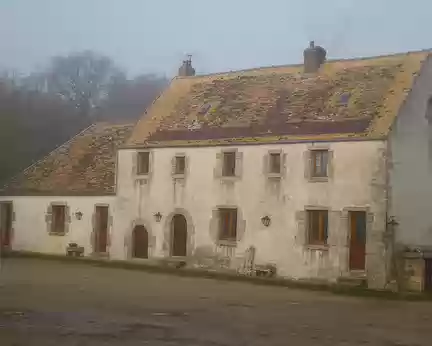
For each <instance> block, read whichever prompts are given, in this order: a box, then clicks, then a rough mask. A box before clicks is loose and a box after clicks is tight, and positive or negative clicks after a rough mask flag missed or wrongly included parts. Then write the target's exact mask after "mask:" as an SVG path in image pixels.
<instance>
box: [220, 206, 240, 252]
mask: <svg viewBox="0 0 432 346" xmlns="http://www.w3.org/2000/svg"><path fill="white" fill-rule="evenodd" d="M217 211H218V241H219V242H227V243H236V242H237V237H238V217H239V215H238V208H228V207H220V208H218V210H217ZM225 217H228V222H227V223H228V227H227V228H228V229H226V228H225V226H226V219H225Z"/></svg>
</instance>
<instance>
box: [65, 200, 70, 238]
mask: <svg viewBox="0 0 432 346" xmlns="http://www.w3.org/2000/svg"><path fill="white" fill-rule="evenodd" d="M64 211H65V225H64V233H65V234H66V233H68V232H69V228H70V224H71V222H72V218H71V215H70V207H69V206H68V205H65V206H64Z"/></svg>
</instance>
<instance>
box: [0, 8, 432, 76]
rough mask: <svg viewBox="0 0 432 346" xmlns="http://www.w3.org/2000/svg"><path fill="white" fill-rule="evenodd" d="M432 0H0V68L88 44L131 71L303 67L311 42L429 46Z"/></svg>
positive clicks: (334, 53)
mask: <svg viewBox="0 0 432 346" xmlns="http://www.w3.org/2000/svg"><path fill="white" fill-rule="evenodd" d="M431 12H432V2H431V1H430V0H361V1H360V0H327V1H326V0H308V1H307V0H217V1H216V0H213V1H211V0H0V42H2V48H1V51H0V67H1V68H10V69H17V70H19V71H23V72H28V71H31V70H33V69H35V68H37V67H38V66H41V65H43V64H44V63H46V61H47V60H48V59H49V58H50V57H51V56H53V55H58V54H67V53H68V52H71V51H77V50H84V49H92V50H95V51H97V52H100V53H103V54H106V55H108V56H110V57H112V58H113V59H114V60H115V61H116V62H117V63H118V64H119V65H121V66H123V67H124V68H126V69H127V71H128V72H130V73H132V74H136V73H148V72H156V73H165V74H166V75H167V76H172V75H173V74H175V72H176V69H177V67H178V65H179V63H180V62H181V60H182V59H183V57H184V55H185V53H192V54H193V56H194V57H193V61H194V66H195V68H196V69H197V72H198V73H210V72H218V71H226V70H235V69H243V68H250V67H256V66H266V65H280V64H288V63H297V62H300V61H301V59H302V50H303V48H305V47H306V45H307V43H308V41H309V40H311V39H314V40H315V41H316V42H317V43H318V44H321V45H323V46H324V47H325V48H327V50H328V55H329V57H353V56H367V55H376V54H383V53H392V52H399V51H407V50H416V49H423V48H431V47H432V35H430V32H429V30H428V29H429V28H428V24H429V17H430V13H431Z"/></svg>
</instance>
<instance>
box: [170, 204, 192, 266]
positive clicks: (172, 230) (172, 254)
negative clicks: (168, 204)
mask: <svg viewBox="0 0 432 346" xmlns="http://www.w3.org/2000/svg"><path fill="white" fill-rule="evenodd" d="M177 215H179V216H182V217H183V218H184V220H185V222H186V229H185V232H186V239H185V242H186V244H185V250H186V251H185V252H186V253H185V255H184V256H175V255H174V240H175V236H174V218H175V217H176V216H177ZM188 240H189V237H188V221H187V219H186V216H184V215H183V214H180V213H179V214H174V215H173V217H172V218H171V241H170V257H176V258H178V257H180V258H181V257H186V256H187V254H188V247H189V245H188V242H189V241H188Z"/></svg>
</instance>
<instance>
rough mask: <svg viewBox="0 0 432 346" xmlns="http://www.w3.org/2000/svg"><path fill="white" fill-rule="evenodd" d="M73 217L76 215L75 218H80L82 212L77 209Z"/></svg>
mask: <svg viewBox="0 0 432 346" xmlns="http://www.w3.org/2000/svg"><path fill="white" fill-rule="evenodd" d="M75 217H76V219H77V220H81V219H82V217H83V213H81V212H80V211H77V212H76V213H75Z"/></svg>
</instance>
